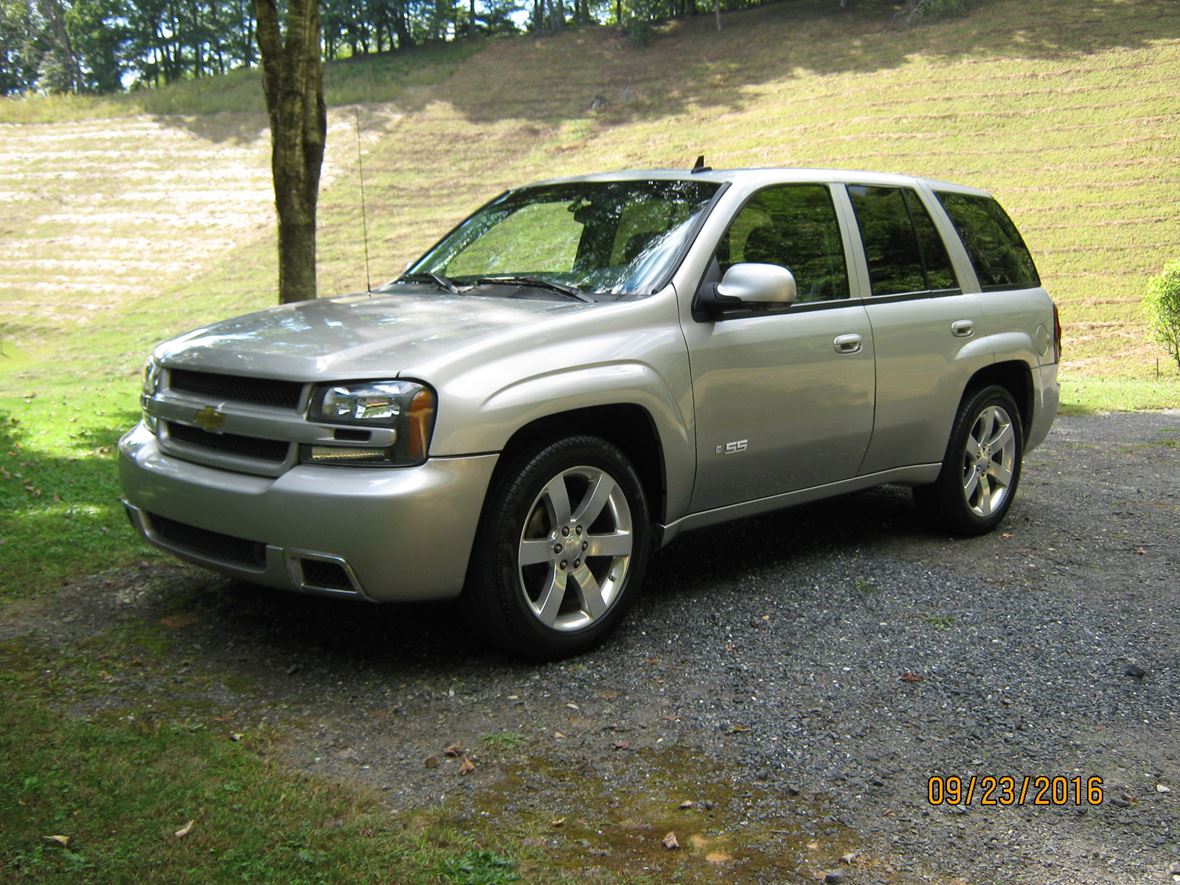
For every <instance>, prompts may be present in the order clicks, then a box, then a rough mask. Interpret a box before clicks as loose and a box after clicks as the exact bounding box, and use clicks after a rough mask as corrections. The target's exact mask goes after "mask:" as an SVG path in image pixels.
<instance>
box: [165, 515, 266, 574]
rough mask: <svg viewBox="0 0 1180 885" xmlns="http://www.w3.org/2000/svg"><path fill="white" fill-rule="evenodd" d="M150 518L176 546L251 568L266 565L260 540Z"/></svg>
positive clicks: (264, 548) (169, 541)
mask: <svg viewBox="0 0 1180 885" xmlns="http://www.w3.org/2000/svg"><path fill="white" fill-rule="evenodd" d="M147 516H148V520H149V521H150V523H151V527H152V529H153V531H155V533H156V534H157V535H158V536H159V537H160V538H162V539H163V540H164V541H166V542H168V543H169V544H171V545H172V546H174V547H178V548H181V549H183V550H189V551H191V552H193V553H199V554H201V555H202V556H207V557H209V558H210V559H216V560H218V561H220V562H229V563H233V564H235V565H242V566H246V567H247V568H251V569H262V568H265V566H266V545H265V544H263V543H262V542H260V541H248V540H246V539H245V538H236V537H234V536H233V535H223V534H221V532H211V531H209V530H208V529H201V528H197V527H196V526H195V525H188V524H187V523H183V522H177V521H176V520H174V519H168V518H167V517H163V516H157V515H156V514H154V513H149V514H147Z"/></svg>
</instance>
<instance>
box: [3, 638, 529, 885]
mask: <svg viewBox="0 0 1180 885" xmlns="http://www.w3.org/2000/svg"><path fill="white" fill-rule="evenodd" d="M158 641H159V640H158V639H157V640H156V642H158ZM151 645H152V641H151V640H150V639H149V640H148V642H147V645H146V646H145V644H144V637H142V636H139V637H134V636H132V634H127V633H124V634H119V633H111V634H107V635H104V636H102V637H99V638H98V639H97V640H94V641H92V643H91V644H90V646H89V647H87V648H84V649H82V650H81V651H79V652H75V653H73V654H70V653H65V654H61V653H56V652H53V651H51V650H48V649H45V648H39V647H36V646H34V645H32V644H30V643H28V642H24V641H20V640H10V641H7V642H4V643H0V689H2V691H3V695H4V697H5V703H4V704H2V705H0V820H3V821H4V826H3V827H0V878H3V879H4V881H6V882H14V883H16V882H126V881H132V880H135V881H142V882H160V883H181V882H193V883H197V882H212V881H218V882H229V881H235V882H259V883H269V882H287V883H329V882H332V883H334V882H341V883H344V882H384V881H391V878H390V877H391V876H393V877H395V878H396V881H398V882H406V883H411V882H422V883H425V882H443V883H446V882H454V883H459V882H488V883H492V882H508V881H513V879H512V878H511V876H513V875H515V873H514V871H515V870H518V869H521V864H522V861H523V863H524V869H525V870H526V871H527V870H528V869H530V868H531V869H535V867H536V863H537V859H538V856H539V853H538V852H537V851H536V849H530V848H528V847H526V846H524V845H522V843H521V841H520V834H519V833H517V834H513V833H505V832H499V833H492V832H491V830H490V827H489V826H488V825H487V824H481V823H480V822H478V821H470V820H462V821H461V820H458V819H456V818H452V817H449V816H448V815H447V813H446V812H444V811H442V810H438V811H431V812H423V813H414V814H403V815H390V814H389V813H387V812H386V811H385V810H384V809H383V808H382V806H381V804H380V802H379V801H378V799H377V798H376V797H374V796H371V795H369V794H368V793H367V792H366V791H365V790H363V789H361V788H358V787H350V786H342V785H340V784H334V783H331V782H328V781H325V780H321V779H317V778H312V777H307V776H302V775H299V774H296V773H294V772H292V771H290V770H288V769H287V768H286V766H285V765H284V764H283V763H282V762H280V761H279V752H278V751H279V749H280V744H281V741H282V737H281V735H279V734H277V733H275V732H273V731H271V730H270V729H268V728H267V727H265V726H263V725H243V724H241V723H240V722H234V721H232V720H233V717H234V716H235V715H237V714H233V713H231V714H218V713H217V712H216V711H215V710H213V709H212V708H211V707H209V706H208V705H202V704H194V703H191V702H190V703H183V702H178V701H172V702H170V701H168V700H166V697H167V696H166V695H161V694H155V695H151V694H150V693H149V692H148V691H146V690H145V693H144V697H142V698H138V699H128V698H126V697H120V696H119V695H117V694H114V693H111V692H110V691H109V690H108V689H107V688H106V685H107V683H109V682H110V681H112V672H113V673H114V674H117V675H121V676H127V674H128V671H135V672H133V674H132V675H133V676H138V677H139V678H141V679H142V678H145V675H147V678H150V664H149V665H148V666H147V667H146V669H141V670H137V666H142V665H141V664H140V662H141V661H143V660H150V658H151V656H152V651H151ZM122 681H126V680H122ZM70 705H73V706H76V707H83V708H88V707H92V708H96V709H98V711H99V712H97V713H92V714H88V715H77V714H73V715H72V714H70V713H68V712H64V711H63V709H62V708H63V707H67V706H70ZM237 729H241V730H242V732H244V733H240V732H238V731H236V730H237ZM231 735H237V736H238V739H237V740H231ZM190 822H191V827H190V828H189V829H188V831H187V833H186V834H185V835H183V836H177V835H176V833H177V832H178V831H181V830H183V829H184V828H185V827H186V826H188V825H189V823H190ZM51 837H65V841H64V844H63V841H62V840H60V839H56V840H55V839H53V838H51Z"/></svg>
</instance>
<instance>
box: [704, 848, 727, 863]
mask: <svg viewBox="0 0 1180 885" xmlns="http://www.w3.org/2000/svg"><path fill="white" fill-rule="evenodd" d="M732 859H733V858H731V857H730V856H729V855H728V854H726V853H725V852H724V851H710V852H709V853H708V854H706V855H705V860H706V861H708V862H709V863H729V862H730V861H731V860H732Z"/></svg>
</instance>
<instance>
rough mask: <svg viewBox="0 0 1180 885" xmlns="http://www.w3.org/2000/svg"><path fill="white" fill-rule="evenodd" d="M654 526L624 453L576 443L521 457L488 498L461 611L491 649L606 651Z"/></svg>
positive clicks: (545, 654) (601, 443) (553, 654)
mask: <svg viewBox="0 0 1180 885" xmlns="http://www.w3.org/2000/svg"><path fill="white" fill-rule="evenodd" d="M648 544H649V517H648V510H647V502H646V499H645V497H644V494H643V486H642V485H641V483H640V482H639V478H638V476H637V475H636V473H635V470H634V468H633V467H632V466H631V463H630V462H629V461H628V460H627V457H626V456H625V455H624V454H623V452H622V451H621V450H620V449H619V448H618V447H617V446H615V445H613V444H612V443H609V442H607V441H606V440H603V439H599V438H597V437H591V436H577V437H570V438H567V439H563V440H559V441H557V442H551V443H547V444H539V445H535V446H533V447H531V448H529V449H526V450H523V451H521V452H518V453H517V454H516V455H515V456H514V457H512V458H511V459H510V460H509V461H508V462H506V463H505V465H504V468H503V469H502V470H501V471H500V473H499V476H498V478H497V480H496V481H495V482H494V483H493V485H492V488H491V490H490V491H489V497H488V500H487V503H486V505H485V507H484V512H483V516H482V518H481V520H480V528H479V532H478V534H477V536H476V541H475V549H474V551H473V553H472V562H471V568H470V570H469V573H468V581H467V587H466V588H465V589H464V593H463V597H464V598H463V604H464V607H465V610H466V613H467V615H468V619H469V620H470V622H471V624H472V626H473V627H475V628H476V630H477V631H478V632H480V633H482V634H483V635H484V636H485V637H486V638H487V639H489V640H490V641H491V642H492V643H493V644H495V645H498V646H500V647H501V648H504V649H506V650H508V651H511V652H513V653H516V654H522V655H525V656H528V657H535V658H550V659H551V658H561V657H568V656H570V655H574V654H578V653H580V652H583V651H586V650H588V649H590V648H592V647H593V646H594V645H596V644H598V643H599V642H600V641H601V640H602V639H603V638H604V637H605V636H606V634H607V633H608V632H609V631H610V630H611V629H613V627H614V626H615V625H616V624H617V623H618V621H619V620H620V619H621V618H622V616H623V614H624V612H625V610H626V607H627V606H628V604H629V603H630V599H631V597H632V596H633V595H634V589H635V588H636V587H638V585H639V583H640V582H641V581H642V580H643V572H644V570H645V568H646V565H647V555H648Z"/></svg>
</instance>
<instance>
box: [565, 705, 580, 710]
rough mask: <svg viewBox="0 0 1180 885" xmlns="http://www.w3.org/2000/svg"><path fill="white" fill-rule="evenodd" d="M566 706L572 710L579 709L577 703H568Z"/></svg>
mask: <svg viewBox="0 0 1180 885" xmlns="http://www.w3.org/2000/svg"><path fill="white" fill-rule="evenodd" d="M566 706H567V707H569V708H570V709H571V710H576V709H578V705H577V704H566Z"/></svg>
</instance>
